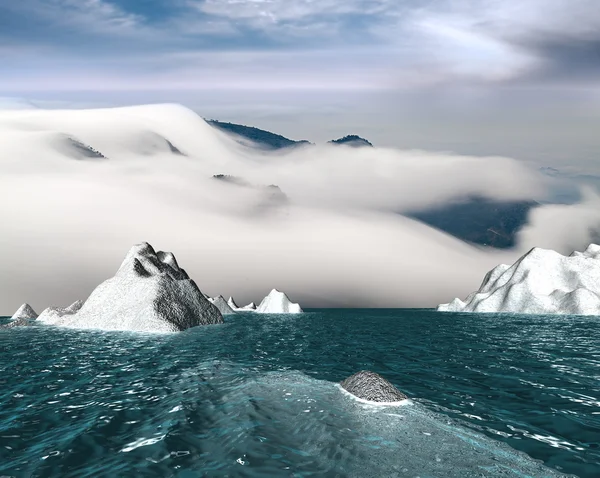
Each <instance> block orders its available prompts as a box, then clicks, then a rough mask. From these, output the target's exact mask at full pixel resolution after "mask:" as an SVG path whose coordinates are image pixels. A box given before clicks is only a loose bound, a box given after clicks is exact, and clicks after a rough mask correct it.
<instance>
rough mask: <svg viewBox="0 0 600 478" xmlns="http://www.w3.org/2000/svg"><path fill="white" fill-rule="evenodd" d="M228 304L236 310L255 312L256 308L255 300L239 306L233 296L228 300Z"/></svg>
mask: <svg viewBox="0 0 600 478" xmlns="http://www.w3.org/2000/svg"><path fill="white" fill-rule="evenodd" d="M227 305H228V306H229V307H230V308H231V309H232V310H234V311H235V312H254V311H255V309H256V305H255V304H254V302H250V303H249V304H248V305H245V306H243V307H239V306H238V305H237V303H236V302H235V300H234V299H233V297H229V299H228V300H227Z"/></svg>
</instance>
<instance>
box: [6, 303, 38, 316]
mask: <svg viewBox="0 0 600 478" xmlns="http://www.w3.org/2000/svg"><path fill="white" fill-rule="evenodd" d="M37 317H38V315H37V313H36V311H35V310H33V308H32V307H31V306H30V305H29V304H23V305H22V306H21V307H19V309H18V310H17V311H16V312H15V313H14V314H13V316H12V317H11V319H12V320H17V319H37Z"/></svg>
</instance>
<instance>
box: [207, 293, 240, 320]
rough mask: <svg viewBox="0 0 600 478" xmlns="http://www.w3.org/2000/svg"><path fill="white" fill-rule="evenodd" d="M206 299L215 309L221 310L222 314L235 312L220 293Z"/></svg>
mask: <svg viewBox="0 0 600 478" xmlns="http://www.w3.org/2000/svg"><path fill="white" fill-rule="evenodd" d="M208 300H209V301H210V303H211V304H213V305H214V306H215V307H216V308H217V309H219V312H221V314H222V315H231V314H235V310H233V309H232V308H231V307H229V305H228V304H227V301H226V300H225V298H224V297H223V296H222V295H220V296H218V297H213V298H212V299H208Z"/></svg>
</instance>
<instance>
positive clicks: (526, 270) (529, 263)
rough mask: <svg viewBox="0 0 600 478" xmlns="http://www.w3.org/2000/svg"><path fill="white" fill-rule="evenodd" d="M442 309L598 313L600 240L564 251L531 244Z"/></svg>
mask: <svg viewBox="0 0 600 478" xmlns="http://www.w3.org/2000/svg"><path fill="white" fill-rule="evenodd" d="M437 310H439V311H443V312H478V313H485V312H509V313H516V314H567V315H600V246H598V245H596V244H590V246H589V247H588V248H587V249H586V250H585V251H584V252H573V253H572V254H571V255H569V256H563V255H562V254H559V253H558V252H555V251H552V250H546V249H540V248H537V247H535V248H533V249H531V250H530V251H529V252H528V253H527V254H525V255H523V256H522V257H521V258H519V259H518V260H517V261H516V262H515V263H514V264H513V265H511V266H509V265H506V264H501V265H499V266H497V267H495V268H494V269H492V270H491V271H490V272H488V273H487V274H486V276H485V278H484V279H483V282H482V284H481V286H480V287H479V290H477V291H476V292H473V293H471V294H470V295H469V296H468V297H467V298H466V299H465V300H464V301H462V300H460V299H454V300H453V301H452V302H450V303H449V304H441V305H439V306H438V308H437Z"/></svg>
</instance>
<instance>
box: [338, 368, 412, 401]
mask: <svg viewBox="0 0 600 478" xmlns="http://www.w3.org/2000/svg"><path fill="white" fill-rule="evenodd" d="M340 385H341V387H342V388H343V389H344V390H346V391H347V392H349V393H351V394H352V395H354V396H355V397H357V398H360V399H362V400H368V401H370V402H399V401H402V400H406V399H407V398H408V397H407V396H406V395H404V394H403V393H402V392H400V391H399V390H398V389H397V388H396V387H394V386H393V385H392V384H391V383H390V382H388V381H387V380H386V379H385V378H383V377H382V376H381V375H378V374H376V373H375V372H369V371H368V370H362V371H360V372H358V373H355V374H354V375H352V376H351V377H348V378H347V379H346V380H344V381H343V382H341V383H340Z"/></svg>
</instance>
